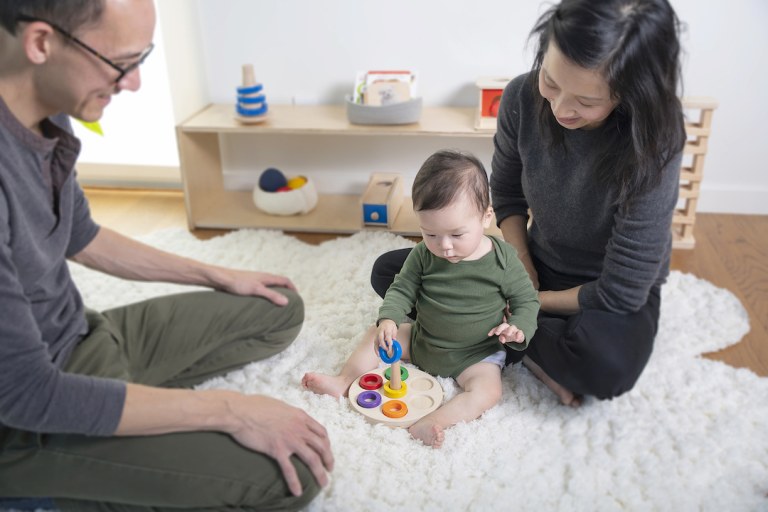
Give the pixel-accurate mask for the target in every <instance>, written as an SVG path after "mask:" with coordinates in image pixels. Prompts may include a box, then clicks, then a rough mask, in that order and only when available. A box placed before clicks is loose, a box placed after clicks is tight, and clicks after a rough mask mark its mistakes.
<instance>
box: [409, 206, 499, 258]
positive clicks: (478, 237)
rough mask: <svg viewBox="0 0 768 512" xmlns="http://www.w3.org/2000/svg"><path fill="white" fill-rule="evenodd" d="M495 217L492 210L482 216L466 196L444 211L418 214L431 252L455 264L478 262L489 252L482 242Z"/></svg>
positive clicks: (426, 211)
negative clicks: (464, 261) (466, 261)
mask: <svg viewBox="0 0 768 512" xmlns="http://www.w3.org/2000/svg"><path fill="white" fill-rule="evenodd" d="M492 216H493V213H492V210H491V209H490V208H488V210H487V211H485V212H484V213H482V214H481V213H480V212H478V211H477V207H476V206H475V205H474V204H473V203H472V202H471V201H470V200H469V199H468V198H467V197H466V194H461V195H460V196H459V197H457V198H456V199H455V200H454V201H453V202H452V203H451V204H449V205H448V206H446V207H445V208H442V209H440V210H422V211H419V212H416V217H417V218H418V220H419V226H420V228H421V234H422V236H423V237H424V243H425V244H426V246H427V249H429V251H430V252H431V253H432V254H434V255H435V256H437V257H439V258H444V259H446V260H448V261H450V262H451V263H458V262H459V261H462V260H475V259H478V258H480V257H481V256H483V255H484V254H485V253H486V252H487V251H484V250H483V246H482V242H483V240H484V239H485V235H484V231H485V228H487V227H488V226H489V225H490V222H491V218H492Z"/></svg>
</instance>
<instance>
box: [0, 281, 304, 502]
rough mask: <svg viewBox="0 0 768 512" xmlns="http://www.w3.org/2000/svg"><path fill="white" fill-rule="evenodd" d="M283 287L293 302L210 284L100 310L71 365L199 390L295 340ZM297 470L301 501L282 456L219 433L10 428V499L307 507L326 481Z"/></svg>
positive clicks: (0, 469) (5, 471)
mask: <svg viewBox="0 0 768 512" xmlns="http://www.w3.org/2000/svg"><path fill="white" fill-rule="evenodd" d="M278 290H279V291H280V292H281V293H284V294H285V295H287V296H288V297H289V299H290V303H289V305H287V306H285V307H279V306H275V305H274V304H272V303H271V302H269V301H268V300H266V299H263V298H260V297H238V296H234V295H229V294H226V293H221V292H213V291H210V292H193V293H186V294H180V295H173V296H167V297H161V298H157V299H151V300H148V301H144V302H141V303H138V304H133V305H130V306H126V307H121V308H116V309H112V310H109V311H105V312H103V313H96V312H90V311H89V312H88V323H89V327H90V332H89V334H88V335H87V336H86V337H85V338H84V339H83V340H82V342H81V343H80V344H79V345H78V346H77V347H76V349H75V350H74V352H73V353H72V356H71V357H70V359H69V361H68V362H67V363H66V366H65V370H66V371H67V372H72V373H79V374H84V375H95V376H101V377H108V378H114V379H120V380H124V381H130V382H135V383H140V384H147V385H150V386H159V387H172V388H189V387H192V386H194V385H196V384H199V383H201V382H203V381H205V380H207V379H209V378H211V377H214V376H216V375H221V374H224V373H226V372H228V371H230V370H233V369H236V368H238V367H242V366H243V365H245V364H247V363H250V362H252V361H259V360H262V359H265V358H268V357H270V356H272V355H274V354H277V353H278V352H280V351H282V350H283V349H285V348H286V347H287V346H288V345H290V343H291V342H292V341H293V340H294V339H295V338H296V336H297V335H298V333H299V331H300V330H301V325H302V322H303V320H304V305H303V302H302V300H301V298H300V297H299V296H298V295H297V294H296V293H294V292H292V291H291V290H286V289H278ZM294 465H295V466H296V468H297V470H298V472H299V476H300V478H301V482H302V487H303V489H304V494H303V495H302V496H301V497H299V498H295V497H293V496H292V495H291V493H290V491H289V490H288V487H287V486H286V484H285V481H284V479H283V476H282V473H281V472H280V469H279V467H278V465H277V464H276V463H275V461H274V460H273V459H272V458H270V457H267V456H266V455H263V454H260V453H255V452H253V451H250V450H248V449H245V448H243V447H242V446H240V445H239V444H237V443H236V442H235V441H234V440H232V438H230V437H229V436H228V435H225V434H222V433H218V432H192V433H179V434H166V435H156V436H146V437H144V436H142V437H111V438H100V437H88V436H82V435H61V434H56V435H49V434H43V435H40V434H35V433H30V432H23V431H18V430H12V429H9V428H4V427H0V496H3V497H6V496H8V497H10V496H20V497H50V498H52V499H53V500H54V501H55V503H56V505H57V506H58V507H59V508H60V509H61V510H77V511H81V510H82V511H85V510H102V511H106V510H109V511H137V512H139V511H150V510H152V511H166V510H168V511H170V510H174V511H178V510H260V511H261V510H298V509H301V508H303V507H304V506H306V505H307V504H308V503H309V502H310V501H311V499H312V498H313V497H314V496H315V495H316V494H317V493H318V491H319V487H318V484H317V482H316V481H315V480H314V478H313V476H312V474H311V472H310V471H309V469H308V468H307V467H306V466H305V465H304V464H303V463H302V462H300V461H299V460H298V459H296V458H294Z"/></svg>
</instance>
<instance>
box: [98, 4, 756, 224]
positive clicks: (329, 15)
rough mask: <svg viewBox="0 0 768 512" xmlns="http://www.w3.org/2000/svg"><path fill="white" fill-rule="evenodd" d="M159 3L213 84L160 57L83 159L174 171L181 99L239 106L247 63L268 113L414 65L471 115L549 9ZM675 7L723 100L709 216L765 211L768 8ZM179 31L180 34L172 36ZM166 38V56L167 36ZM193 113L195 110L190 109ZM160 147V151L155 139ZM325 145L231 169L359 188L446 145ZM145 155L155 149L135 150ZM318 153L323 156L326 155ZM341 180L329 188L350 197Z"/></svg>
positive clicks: (689, 45) (705, 197) (710, 85)
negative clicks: (481, 86)
mask: <svg viewBox="0 0 768 512" xmlns="http://www.w3.org/2000/svg"><path fill="white" fill-rule="evenodd" d="M158 1H159V2H160V4H161V5H160V7H161V8H160V17H161V23H162V29H163V30H164V31H166V34H165V39H166V43H167V45H168V52H169V55H170V57H169V59H168V60H169V66H173V65H174V62H176V63H178V60H179V59H193V60H195V59H202V60H201V64H200V66H201V69H202V74H200V73H198V75H195V73H194V72H191V71H190V72H187V73H179V71H178V70H177V69H172V70H171V72H170V74H169V73H168V71H167V70H165V71H163V70H157V69H155V68H152V67H150V66H152V65H153V64H154V63H156V62H157V61H160V60H161V58H159V55H162V54H163V52H162V51H160V52H159V55H153V56H152V57H151V59H150V61H148V63H147V65H146V68H145V69H143V77H144V86H145V89H150V88H152V89H154V90H155V92H156V94H155V95H154V96H153V98H154V99H146V101H138V100H136V101H133V100H134V99H138V98H139V95H138V94H137V95H135V98H133V99H131V100H127V99H125V98H120V99H118V100H117V101H115V102H113V105H111V106H110V109H112V110H117V107H118V105H119V104H120V103H122V102H124V101H125V102H127V101H131V104H130V107H126V108H124V110H122V111H120V112H118V113H115V114H114V115H115V116H116V119H115V121H114V122H113V121H112V120H111V118H108V117H105V120H104V125H105V129H106V130H107V132H108V133H107V137H105V138H104V139H98V140H97V142H92V141H91V140H88V141H86V150H87V152H86V154H84V158H86V159H87V158H92V159H93V158H104V160H102V161H105V162H108V161H130V162H141V163H146V164H147V165H156V164H161V165H165V164H167V163H169V162H173V161H176V162H177V160H173V159H174V158H177V157H175V156H174V157H172V156H171V155H175V151H176V146H175V142H172V139H173V126H172V125H167V123H169V116H170V119H173V121H170V122H179V121H180V120H181V116H180V114H179V113H178V110H179V107H178V106H177V103H178V101H179V100H178V95H180V94H183V93H188V92H189V91H188V89H186V88H189V87H194V88H195V91H196V93H195V95H194V98H196V100H197V101H200V102H202V103H205V102H207V101H210V102H225V103H233V102H234V96H235V87H236V86H237V85H238V84H239V82H240V79H241V77H240V72H241V71H240V70H241V66H242V64H244V63H252V64H253V65H254V67H255V69H256V76H257V79H258V80H259V81H261V82H262V83H263V84H264V86H265V93H266V94H267V98H268V101H270V102H271V103H290V102H296V103H299V104H311V103H341V102H342V101H343V97H344V95H345V94H347V93H348V92H350V90H351V88H352V81H353V79H354V74H355V72H356V71H357V70H360V69H370V68H408V69H415V70H417V71H418V72H419V73H420V92H421V94H422V95H423V97H424V100H425V104H427V105H454V106H472V105H474V104H475V102H476V89H475V87H474V81H475V79H476V78H477V77H478V76H482V75H509V76H513V75H515V74H518V73H520V72H524V71H525V70H527V69H528V68H529V67H530V62H531V51H530V48H526V44H527V36H528V32H529V31H530V29H531V27H532V26H533V23H534V21H535V20H536V18H537V16H538V15H539V14H540V13H541V12H542V11H543V9H544V5H543V3H541V2H540V1H539V0H519V1H516V2H513V1H505V0H476V1H474V2H471V3H470V2H465V1H460V0H419V1H418V2H413V1H405V0H390V1H389V2H387V3H380V2H369V1H368V2H367V1H360V0H357V1H353V0H325V1H323V2H315V1H310V0H280V1H277V0H272V1H269V0H256V1H255V0H227V1H220V0H194V1H193V0H158ZM672 3H673V6H674V7H675V9H676V10H677V12H678V14H679V16H680V18H681V19H682V20H683V21H684V22H686V24H687V31H686V32H685V34H684V35H683V40H682V42H683V45H684V48H685V51H686V56H685V59H684V67H683V71H684V87H685V89H684V94H685V95H688V96H713V97H715V98H716V99H717V100H719V102H720V108H719V109H718V110H717V111H716V112H715V117H714V123H713V125H714V127H713V130H714V131H713V136H712V138H711V141H710V151H709V154H708V156H707V161H706V165H705V169H704V173H705V179H704V183H703V192H702V197H701V200H700V202H699V211H720V212H739V213H762V214H768V163H766V162H768V144H766V143H764V142H763V137H762V133H761V130H760V128H761V127H762V124H764V123H765V120H768V96H767V95H766V94H765V93H764V88H765V84H766V83H768V69H766V66H765V65H764V63H765V62H768V31H766V30H765V26H766V23H768V2H766V1H765V0H735V1H733V2H727V3H723V2H716V1H715V0H672ZM179 10H181V11H179ZM190 12H191V13H192V14H190ZM169 27H170V28H169ZM174 27H175V28H174ZM179 27H184V28H183V29H180V28H179ZM169 30H170V31H173V32H174V34H175V35H173V36H172V37H170V38H169V34H168V33H167V32H168V31H169ZM156 41H157V42H158V43H159V46H162V43H163V41H161V38H160V37H159V34H158V35H156ZM179 41H182V43H184V41H188V44H179ZM159 49H160V50H162V48H159ZM171 52H173V53H171ZM200 52H202V55H200V54H199V53H200ZM188 71H189V70H188ZM155 73H157V74H160V75H162V74H163V73H165V76H166V77H167V80H168V82H169V83H170V91H172V92H168V90H165V91H164V90H163V88H164V86H163V84H162V79H161V77H157V79H155V78H154V77H153V76H152V75H154V74H155ZM194 76H198V77H199V76H204V77H205V83H204V84H199V83H195V80H199V78H198V79H194V78H191V77H194ZM190 80H192V83H191V82H190ZM139 94H142V93H139ZM121 96H125V97H126V98H127V97H128V96H130V95H129V94H125V95H121ZM206 96H207V100H206V99H204V98H205V97H206ZM142 99H145V98H142ZM192 103H194V101H192ZM200 106H202V104H201V105H200ZM168 108H170V109H171V110H168V111H167V112H166V113H165V114H163V113H162V112H160V111H161V110H163V109H168ZM173 109H175V110H176V111H175V112H174V110H173ZM182 110H185V111H187V112H189V111H193V110H194V108H192V107H190V105H189V104H187V106H186V107H185V108H184V109H182ZM161 114H162V115H161ZM110 115H112V113H110ZM148 117H149V118H155V119H157V120H158V121H157V123H155V124H154V125H153V126H152V127H151V128H152V130H150V129H149V128H150V126H148V125H147V122H146V120H147V118H148ZM117 118H119V120H118V119H117ZM123 125H124V126H127V127H130V129H129V132H130V133H125V134H124V133H122V132H120V135H119V136H115V137H114V139H116V140H114V141H112V140H110V143H112V142H114V144H113V145H112V146H110V149H109V150H104V152H103V153H100V154H99V156H98V157H97V156H94V155H96V154H97V153H95V151H96V149H95V148H92V147H91V146H92V145H96V144H106V142H105V141H106V140H107V139H110V137H112V136H111V135H110V134H111V133H112V132H111V130H113V129H114V130H117V128H113V126H123ZM132 137H135V139H133V138H132ZM139 138H143V139H142V140H141V141H139V140H138V139H139ZM150 139H151V141H152V144H151V145H150V144H145V143H144V140H150ZM315 139H320V140H322V142H323V143H322V144H321V143H318V140H313V139H312V138H283V139H282V140H277V141H274V144H271V145H270V147H271V148H272V153H271V154H267V153H266V152H261V153H260V154H259V155H255V154H254V153H253V150H252V149H251V150H248V149H243V148H239V147H238V144H237V143H236V141H234V142H233V143H232V144H228V148H227V151H228V154H229V155H231V158H230V159H228V160H231V161H232V162H233V167H238V165H240V164H241V163H242V162H247V163H248V166H249V168H250V169H251V170H252V172H260V171H261V170H262V169H263V168H264V167H266V166H268V165H276V166H280V165H289V166H291V168H290V169H288V170H287V172H292V171H295V172H296V173H299V172H304V171H311V170H312V169H313V165H314V164H317V163H318V162H319V164H320V166H321V167H323V166H325V167H327V166H336V168H337V169H336V171H337V173H338V175H339V176H341V175H346V176H347V178H348V177H349V176H350V174H349V173H351V172H359V173H366V172H367V171H369V170H370V169H373V170H380V171H381V170H383V171H387V170H395V171H398V170H402V168H410V167H412V166H414V165H415V166H417V165H418V164H419V163H420V162H421V160H423V158H424V157H426V156H427V155H428V154H429V152H430V151H431V150H432V149H434V148H433V146H434V145H435V144H441V141H434V140H427V139H424V146H423V148H422V147H411V144H410V143H408V144H405V145H406V146H408V147H407V148H401V147H400V146H402V144H398V145H395V146H393V144H392V141H391V140H383V139H388V138H380V139H382V140H381V141H380V142H381V144H382V146H381V147H378V148H377V147H370V148H369V150H368V151H367V153H366V155H367V156H368V158H367V159H366V158H365V156H366V155H363V156H362V157H361V156H360V155H359V154H350V153H359V152H354V151H353V152H350V151H349V149H348V148H349V144H350V140H349V138H339V137H336V138H335V139H336V140H334V138H333V137H331V138H327V139H325V138H315ZM459 144H460V145H462V146H464V145H466V146H467V149H470V150H473V151H475V152H476V153H478V156H480V157H481V159H482V160H483V161H484V162H485V163H486V164H487V165H489V163H490V151H491V149H490V142H489V141H486V143H485V144H486V145H483V143H479V142H477V141H469V140H468V139H455V140H450V141H446V143H445V145H446V146H451V147H456V146H457V145H459ZM245 145H246V146H247V144H245ZM230 146H231V147H230ZM136 147H141V148H144V149H143V151H141V152H137V151H136V149H135V148H136ZM92 151H93V152H92ZM249 151H250V152H249ZM320 154H322V155H323V156H322V158H320V159H318V158H317V155H320ZM393 155H395V158H392V156H393ZM371 157H375V158H371ZM92 161H93V160H92ZM363 164H364V165H363ZM363 167H364V168H363ZM240 168H242V165H240ZM234 170H237V169H234ZM284 170H285V169H284ZM315 170H316V168H315ZM325 170H327V169H325ZM414 172H415V169H414ZM345 173H346V174H345ZM329 178H330V180H329V181H333V178H332V177H331V176H330V175H329ZM347 178H343V179H347ZM343 179H342V181H340V182H337V183H335V184H330V185H329V186H335V187H340V186H342V185H341V183H342V182H343Z"/></svg>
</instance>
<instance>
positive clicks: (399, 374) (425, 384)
mask: <svg viewBox="0 0 768 512" xmlns="http://www.w3.org/2000/svg"><path fill="white" fill-rule="evenodd" d="M402 353H403V352H402V347H401V346H400V343H398V342H397V341H394V340H393V342H392V350H391V351H390V352H389V353H387V352H385V351H384V350H383V349H379V357H381V360H382V361H384V362H385V363H388V364H390V366H387V367H386V368H378V369H376V370H372V371H370V372H367V373H364V374H363V375H361V376H360V378H359V379H357V380H356V381H354V382H353V383H352V385H351V386H350V387H349V393H348V394H347V396H348V397H349V402H350V404H351V405H352V407H353V408H354V409H355V410H356V411H357V412H359V413H360V414H362V415H363V416H365V419H366V420H367V421H368V422H369V423H373V424H383V425H386V426H388V427H410V426H411V425H413V424H414V423H416V422H417V421H419V420H420V419H421V418H423V417H424V416H426V415H427V414H429V413H431V412H433V411H435V410H436V409H437V408H438V407H440V405H442V403H443V388H442V387H440V383H439V382H437V379H435V378H434V377H433V376H432V375H430V374H428V373H426V372H423V371H421V370H419V369H418V368H406V367H404V366H401V365H400V357H401V356H402Z"/></svg>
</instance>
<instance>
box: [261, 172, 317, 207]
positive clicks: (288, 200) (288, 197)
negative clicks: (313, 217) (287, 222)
mask: <svg viewBox="0 0 768 512" xmlns="http://www.w3.org/2000/svg"><path fill="white" fill-rule="evenodd" d="M253 204H255V205H256V207H257V208H258V209H259V210H261V211H263V212H264V213H268V214H270V215H300V214H305V213H309V212H310V211H312V210H313V209H314V208H315V206H317V190H316V189H315V184H314V183H313V182H312V180H310V179H309V178H307V177H305V176H294V177H291V178H286V177H285V175H283V173H282V172H280V170H278V169H275V168H273V167H270V168H269V169H266V170H265V171H264V172H262V173H261V177H260V178H259V184H258V185H256V187H254V189H253Z"/></svg>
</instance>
